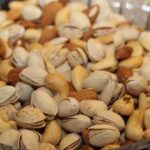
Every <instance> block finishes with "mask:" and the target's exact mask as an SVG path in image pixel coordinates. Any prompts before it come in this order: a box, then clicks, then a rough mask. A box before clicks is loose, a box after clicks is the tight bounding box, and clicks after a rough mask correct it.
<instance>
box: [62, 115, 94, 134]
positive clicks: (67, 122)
mask: <svg viewBox="0 0 150 150" xmlns="http://www.w3.org/2000/svg"><path fill="white" fill-rule="evenodd" d="M75 124H76V126H74V125H75ZM90 125H91V120H90V118H89V117H87V116H84V115H81V114H79V115H75V116H72V117H68V118H65V119H62V120H61V126H62V127H63V128H64V129H65V130H66V131H69V132H74V133H81V132H82V130H83V129H84V128H87V127H89V126H90Z"/></svg>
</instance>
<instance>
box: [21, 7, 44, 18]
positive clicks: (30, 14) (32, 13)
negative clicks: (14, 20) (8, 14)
mask: <svg viewBox="0 0 150 150" xmlns="http://www.w3.org/2000/svg"><path fill="white" fill-rule="evenodd" d="M41 15H42V11H41V10H40V8H39V7H36V6H34V5H27V6H25V7H23V9H22V17H23V18H24V19H25V20H37V19H39V18H40V17H41Z"/></svg>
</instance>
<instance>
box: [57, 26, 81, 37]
mask: <svg viewBox="0 0 150 150" xmlns="http://www.w3.org/2000/svg"><path fill="white" fill-rule="evenodd" d="M59 35H60V36H62V37H66V38H68V39H73V38H79V39H80V38H81V37H82V36H83V31H82V30H81V29H80V28H79V27H78V26H76V25H72V24H65V25H62V26H60V27H59Z"/></svg>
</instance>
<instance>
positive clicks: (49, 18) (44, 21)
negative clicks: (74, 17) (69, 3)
mask: <svg viewBox="0 0 150 150" xmlns="http://www.w3.org/2000/svg"><path fill="white" fill-rule="evenodd" d="M62 8H63V4H62V3H61V2H52V3H49V4H47V5H46V6H45V7H44V8H43V15H42V17H41V21H40V26H41V27H45V26H46V25H50V24H53V23H54V20H55V16H56V14H57V12H58V11H59V10H60V9H62Z"/></svg>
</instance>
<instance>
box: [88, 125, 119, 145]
mask: <svg viewBox="0 0 150 150" xmlns="http://www.w3.org/2000/svg"><path fill="white" fill-rule="evenodd" d="M88 131H89V142H90V144H91V145H93V146H96V147H102V146H105V145H108V144H111V143H113V142H115V141H116V140H117V139H118V138H119V136H120V132H119V130H118V129H117V128H116V127H114V126H111V125H107V124H101V125H100V124H99V125H93V126H91V127H89V128H88Z"/></svg>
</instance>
